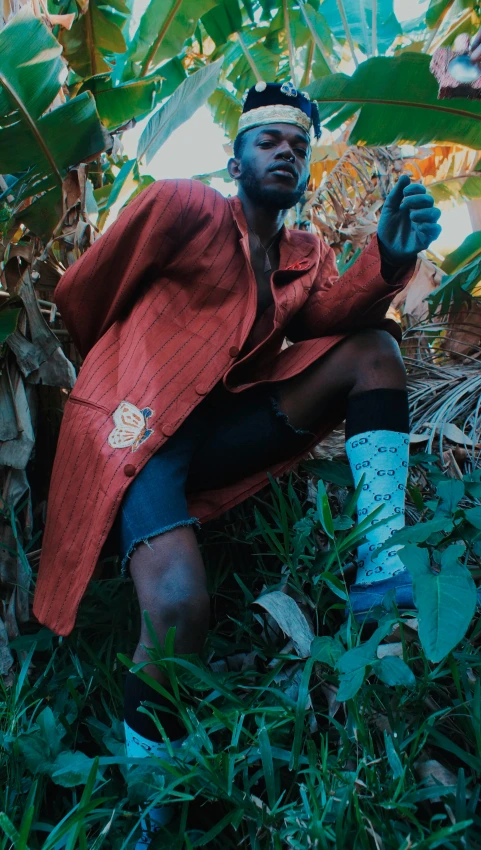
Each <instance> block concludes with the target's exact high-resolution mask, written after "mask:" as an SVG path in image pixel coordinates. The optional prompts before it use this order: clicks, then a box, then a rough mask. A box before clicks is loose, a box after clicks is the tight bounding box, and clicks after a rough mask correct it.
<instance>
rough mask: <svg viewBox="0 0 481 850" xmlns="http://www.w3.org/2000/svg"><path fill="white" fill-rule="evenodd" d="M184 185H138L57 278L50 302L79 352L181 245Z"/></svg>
mask: <svg viewBox="0 0 481 850" xmlns="http://www.w3.org/2000/svg"><path fill="white" fill-rule="evenodd" d="M179 183H182V184H184V185H183V186H179ZM186 183H187V181H176V180H161V181H158V182H156V183H152V184H151V185H150V186H148V187H147V188H146V189H144V191H143V192H141V193H140V195H138V196H137V197H136V198H134V200H133V201H132V202H131V203H130V204H129V205H128V206H127V207H126V209H125V210H124V211H123V212H122V213H121V215H120V216H119V218H118V219H117V220H116V221H115V222H114V223H113V224H112V225H111V227H109V228H108V230H107V231H106V232H105V233H104V234H103V235H102V236H101V237H100V238H99V239H97V241H96V242H94V244H93V245H91V247H90V248H88V249H87V251H86V252H85V253H84V254H83V255H82V256H81V257H80V258H79V259H78V260H77V261H76V262H75V263H74V264H73V265H72V266H71V267H70V268H69V269H68V270H67V271H66V272H65V274H64V275H63V276H62V278H61V279H60V282H59V284H58V285H57V288H56V290H55V296H54V298H55V302H56V304H57V305H58V308H59V310H60V313H61V316H62V320H63V321H64V323H65V325H66V327H67V329H68V330H69V332H70V334H71V336H72V339H73V341H74V343H75V345H76V347H77V349H78V351H79V352H80V354H81V355H82V356H85V355H86V354H87V353H88V352H89V351H90V349H91V348H92V347H93V346H94V345H95V343H96V342H97V341H98V340H99V339H100V337H101V336H103V334H104V333H105V332H106V331H107V330H108V328H109V327H110V326H111V325H112V324H113V323H114V322H115V321H117V319H119V318H120V317H121V316H122V315H124V314H125V313H126V312H127V311H128V309H129V307H131V306H132V303H133V302H134V300H135V298H136V297H137V296H138V295H139V293H140V290H141V287H142V286H145V285H148V283H149V282H150V281H152V280H153V279H154V277H155V275H156V274H157V276H158V275H159V270H161V269H162V267H163V266H165V264H166V263H167V262H168V261H169V259H170V258H171V257H172V255H173V254H174V252H175V250H176V246H177V245H180V244H181V240H180V238H179V237H180V236H181V234H182V233H183V225H184V217H185V207H186V191H185V190H186V188H187V189H188V186H187V187H186V186H185V184H186ZM182 195H184V198H182Z"/></svg>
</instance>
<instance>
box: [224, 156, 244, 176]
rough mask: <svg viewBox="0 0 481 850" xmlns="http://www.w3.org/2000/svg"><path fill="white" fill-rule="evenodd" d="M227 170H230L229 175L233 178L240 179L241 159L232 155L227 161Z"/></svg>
mask: <svg viewBox="0 0 481 850" xmlns="http://www.w3.org/2000/svg"><path fill="white" fill-rule="evenodd" d="M227 171H228V172H229V176H230V177H232V179H233V180H238V179H239V177H240V176H241V171H242V169H241V167H240V161H239V160H238V159H236V158H235V157H234V156H232V157H231V158H230V160H229V162H228V163H227Z"/></svg>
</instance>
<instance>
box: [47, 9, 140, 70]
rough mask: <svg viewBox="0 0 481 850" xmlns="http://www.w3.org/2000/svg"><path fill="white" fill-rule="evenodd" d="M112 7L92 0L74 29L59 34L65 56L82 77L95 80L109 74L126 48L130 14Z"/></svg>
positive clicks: (62, 30)
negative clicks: (126, 32)
mask: <svg viewBox="0 0 481 850" xmlns="http://www.w3.org/2000/svg"><path fill="white" fill-rule="evenodd" d="M109 6H110V7H113V6H114V4H113V3H112V4H109V5H107V4H106V3H104V2H103V0H89V2H88V3H86V4H85V7H86V8H85V13H84V14H82V15H79V16H78V18H77V20H76V21H75V23H74V25H73V27H72V29H71V30H66V29H61V30H60V32H59V36H58V37H59V41H60V43H61V44H62V45H63V48H64V57H65V58H66V59H67V61H68V63H69V65H70V67H71V68H73V70H74V71H75V72H76V73H77V74H78V75H79V76H80V77H94V76H96V75H97V74H102V73H104V72H108V71H110V70H111V69H112V66H113V64H114V58H115V55H116V54H119V53H125V51H126V49H127V47H126V44H125V38H124V36H123V33H122V27H123V25H124V24H125V21H126V19H127V15H126V14H122V13H120V12H117V11H114V9H113V8H109ZM127 12H128V9H127Z"/></svg>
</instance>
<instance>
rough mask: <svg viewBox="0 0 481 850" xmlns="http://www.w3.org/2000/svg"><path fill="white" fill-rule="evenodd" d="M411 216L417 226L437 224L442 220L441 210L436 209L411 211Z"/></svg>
mask: <svg viewBox="0 0 481 850" xmlns="http://www.w3.org/2000/svg"><path fill="white" fill-rule="evenodd" d="M409 215H410V217H411V221H413V222H414V223H415V224H424V223H426V224H437V222H438V221H439V219H440V218H441V210H438V209H436V207H431V208H427V207H426V208H425V209H419V210H410V213H409Z"/></svg>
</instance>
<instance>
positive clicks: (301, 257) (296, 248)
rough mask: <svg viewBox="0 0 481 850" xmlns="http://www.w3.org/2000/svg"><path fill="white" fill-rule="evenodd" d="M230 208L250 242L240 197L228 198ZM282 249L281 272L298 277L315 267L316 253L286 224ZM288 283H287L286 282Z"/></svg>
mask: <svg viewBox="0 0 481 850" xmlns="http://www.w3.org/2000/svg"><path fill="white" fill-rule="evenodd" d="M227 200H228V203H229V206H230V208H231V210H232V215H233V218H234V221H235V223H236V225H237V228H238V230H239V231H240V233H241V235H242V238H243V239H245V240H246V243H247V245H248V242H249V228H248V226H247V221H246V217H245V215H244V210H243V207H242V203H241V201H240V198H239V197H238V195H234V196H233V197H231V198H228V199H227ZM279 249H280V265H279V271H293V272H294V271H295V272H297V274H296V275H295V277H297V276H298V275H299V274H303V273H304V272H306V271H308V270H309V269H310V268H311V267H312V266H313V265H314V256H313V254H314V251H313V249H312V248H310V247H308V246H306V243H305V242H304V243H303V242H302V240H301V239H297V238H296V237H295V234H293V233H292V232H291V231H290V230H288V229H287V227H286V226H285V224H284V225H283V226H282V228H281V238H280V242H279ZM286 282H287V281H286Z"/></svg>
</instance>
